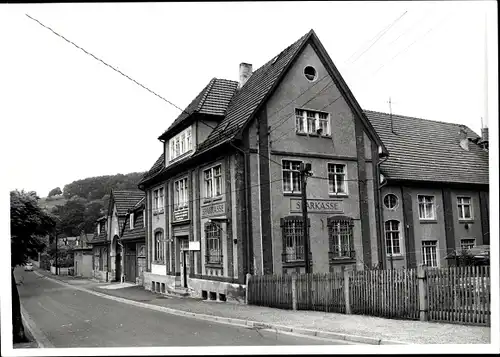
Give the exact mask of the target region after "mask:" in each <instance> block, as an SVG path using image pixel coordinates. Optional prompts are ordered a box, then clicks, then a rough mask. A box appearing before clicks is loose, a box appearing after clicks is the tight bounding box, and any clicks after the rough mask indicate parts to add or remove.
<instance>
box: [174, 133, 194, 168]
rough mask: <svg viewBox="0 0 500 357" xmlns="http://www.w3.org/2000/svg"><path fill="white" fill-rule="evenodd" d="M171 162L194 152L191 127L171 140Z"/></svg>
mask: <svg viewBox="0 0 500 357" xmlns="http://www.w3.org/2000/svg"><path fill="white" fill-rule="evenodd" d="M169 147H170V155H169V157H170V161H172V160H175V159H177V158H178V157H180V156H182V155H184V154H186V153H188V152H190V151H192V150H193V141H192V137H191V127H189V128H187V129H185V130H184V131H182V132H181V133H179V134H177V135H176V136H174V137H173V138H171V139H170V146H169Z"/></svg>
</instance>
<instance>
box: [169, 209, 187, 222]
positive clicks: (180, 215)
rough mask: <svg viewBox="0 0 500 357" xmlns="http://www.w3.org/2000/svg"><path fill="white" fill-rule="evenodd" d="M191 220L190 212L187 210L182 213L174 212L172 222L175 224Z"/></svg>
mask: <svg viewBox="0 0 500 357" xmlns="http://www.w3.org/2000/svg"><path fill="white" fill-rule="evenodd" d="M187 219H189V211H188V210H187V209H185V210H182V211H174V214H173V217H172V220H173V221H174V222H180V221H185V220H187Z"/></svg>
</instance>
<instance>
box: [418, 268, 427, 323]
mask: <svg viewBox="0 0 500 357" xmlns="http://www.w3.org/2000/svg"><path fill="white" fill-rule="evenodd" d="M417 279H418V299H419V306H420V321H428V320H429V304H428V302H429V300H428V298H427V274H426V271H425V269H424V267H423V266H422V265H419V266H418V267H417Z"/></svg>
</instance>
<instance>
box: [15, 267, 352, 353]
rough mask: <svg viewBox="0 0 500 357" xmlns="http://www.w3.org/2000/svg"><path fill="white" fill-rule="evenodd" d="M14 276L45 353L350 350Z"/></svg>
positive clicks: (31, 276)
mask: <svg viewBox="0 0 500 357" xmlns="http://www.w3.org/2000/svg"><path fill="white" fill-rule="evenodd" d="M15 276H16V280H18V281H22V284H21V285H19V286H18V289H19V295H20V298H21V303H22V305H23V308H24V310H25V311H26V313H27V315H28V316H29V319H30V321H31V323H32V324H33V325H34V326H35V330H36V331H37V332H36V333H37V334H38V337H40V335H41V336H42V339H43V338H46V342H47V343H46V344H47V345H49V347H52V346H53V347H140V346H171V347H174V346H242V345H248V346H250V345H256V346H263V345H318V344H322V345H332V344H352V343H347V342H346V341H338V342H337V343H335V342H332V341H327V340H321V339H318V338H307V337H303V336H297V335H291V334H282V333H278V334H277V333H275V332H271V331H268V330H255V329H250V328H244V327H236V326H231V325H226V324H218V323H215V322H213V323H212V322H209V321H202V320H197V319H193V318H187V317H181V316H175V315H171V314H167V313H163V312H158V311H153V310H149V309H146V308H141V307H137V306H132V305H128V304H124V303H120V302H116V301H112V300H109V299H106V298H103V297H99V296H95V295H92V294H90V293H87V292H84V291H81V290H76V289H74V288H72V287H71V286H63V285H60V284H58V283H55V282H53V281H51V280H49V279H46V278H45V277H40V276H39V275H37V274H36V273H34V272H24V271H23V270H22V269H17V270H16V271H15ZM77 284H78V283H77ZM75 285H76V284H75ZM87 285H88V284H87ZM94 285H95V286H98V285H99V284H94ZM35 337H36V336H35ZM50 345H52V346H50Z"/></svg>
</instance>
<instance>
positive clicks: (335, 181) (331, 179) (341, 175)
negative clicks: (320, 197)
mask: <svg viewBox="0 0 500 357" xmlns="http://www.w3.org/2000/svg"><path fill="white" fill-rule="evenodd" d="M328 192H329V193H331V194H334V195H338V194H347V186H346V165H342V164H328Z"/></svg>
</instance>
